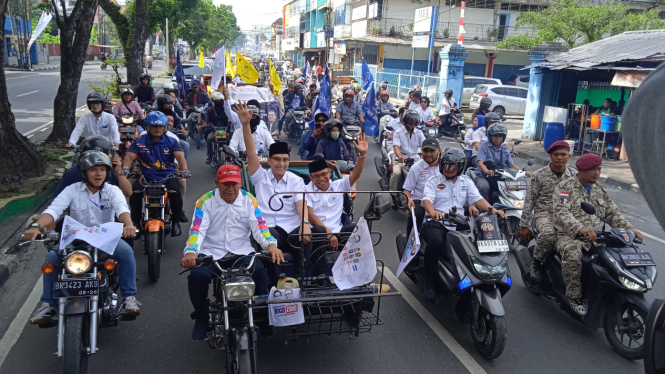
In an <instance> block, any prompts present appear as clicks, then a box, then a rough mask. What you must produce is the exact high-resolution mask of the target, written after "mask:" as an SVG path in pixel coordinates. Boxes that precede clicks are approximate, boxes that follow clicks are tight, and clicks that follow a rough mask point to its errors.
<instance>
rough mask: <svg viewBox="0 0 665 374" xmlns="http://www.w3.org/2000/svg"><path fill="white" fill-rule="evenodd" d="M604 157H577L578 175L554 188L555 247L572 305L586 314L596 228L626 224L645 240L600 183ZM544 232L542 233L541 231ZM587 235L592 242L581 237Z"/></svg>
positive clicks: (567, 294) (575, 309)
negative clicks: (586, 255)
mask: <svg viewBox="0 0 665 374" xmlns="http://www.w3.org/2000/svg"><path fill="white" fill-rule="evenodd" d="M602 164H603V160H602V159H601V158H600V156H598V155H597V154H595V153H587V154H585V155H583V156H581V157H580V158H579V159H577V162H575V166H576V167H577V170H578V172H577V176H576V177H571V178H565V179H563V180H562V181H561V182H559V184H558V185H557V186H556V188H554V193H553V194H552V195H551V196H552V199H553V203H554V209H553V212H552V213H553V214H552V215H553V217H554V228H555V229H556V230H557V239H556V244H555V248H556V250H557V251H558V252H559V254H560V255H561V270H562V273H563V281H564V283H565V284H566V297H568V299H569V301H570V307H571V309H572V310H573V311H574V312H575V313H577V314H579V315H581V316H584V315H586V312H587V306H586V305H585V304H584V302H583V301H582V299H581V298H582V282H581V276H582V257H583V255H582V250H586V251H588V250H589V249H591V242H594V241H595V240H596V231H602V230H603V221H602V220H601V219H600V218H599V216H600V217H604V220H605V222H607V224H608V225H610V226H612V227H613V228H624V229H626V230H629V231H632V232H633V233H635V237H637V239H638V240H643V238H642V233H640V232H639V231H638V230H637V229H636V228H635V227H633V225H631V224H630V223H629V222H628V221H627V220H626V219H625V218H624V217H623V216H622V215H621V213H620V212H619V208H617V206H616V204H614V201H612V199H611V198H610V196H609V195H608V193H607V191H606V190H605V187H603V186H602V185H601V184H599V183H597V182H598V179H599V178H600V171H601V165H602ZM582 202H588V203H591V204H593V205H594V206H595V207H596V214H595V215H590V214H587V213H585V212H584V211H583V210H582V208H581V203H582ZM539 235H540V234H539ZM580 237H586V238H587V239H588V242H585V241H582V240H579V239H578V238H580Z"/></svg>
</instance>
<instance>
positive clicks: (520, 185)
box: [505, 181, 526, 191]
mask: <svg viewBox="0 0 665 374" xmlns="http://www.w3.org/2000/svg"><path fill="white" fill-rule="evenodd" d="M505 183H506V187H507V188H508V190H510V191H515V190H526V181H506V182H505Z"/></svg>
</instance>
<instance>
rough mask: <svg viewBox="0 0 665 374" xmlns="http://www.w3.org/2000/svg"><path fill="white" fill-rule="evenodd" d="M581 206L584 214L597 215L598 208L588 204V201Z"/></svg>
mask: <svg viewBox="0 0 665 374" xmlns="http://www.w3.org/2000/svg"><path fill="white" fill-rule="evenodd" d="M580 205H581V207H582V210H583V211H584V213H586V214H588V215H594V214H596V207H595V206H594V205H593V204H591V203H587V202H586V201H583V202H582V204H580Z"/></svg>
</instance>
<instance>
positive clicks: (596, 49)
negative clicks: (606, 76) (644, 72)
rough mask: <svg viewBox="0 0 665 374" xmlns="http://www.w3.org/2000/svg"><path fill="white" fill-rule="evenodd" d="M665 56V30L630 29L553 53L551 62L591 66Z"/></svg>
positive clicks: (548, 58) (548, 59) (550, 57)
mask: <svg viewBox="0 0 665 374" xmlns="http://www.w3.org/2000/svg"><path fill="white" fill-rule="evenodd" d="M662 57H665V30H645V31H628V32H624V33H622V34H619V35H615V36H612V37H609V38H606V39H602V40H598V41H596V42H593V43H589V44H585V45H582V46H579V47H576V48H573V49H571V50H570V51H568V52H561V53H556V54H551V55H548V56H547V57H546V59H545V60H546V61H547V62H549V63H560V64H566V65H575V66H578V67H591V66H594V65H601V64H607V63H612V62H618V61H634V60H643V59H658V58H662Z"/></svg>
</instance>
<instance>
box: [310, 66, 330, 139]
mask: <svg viewBox="0 0 665 374" xmlns="http://www.w3.org/2000/svg"><path fill="white" fill-rule="evenodd" d="M317 111H321V113H325V115H327V116H328V117H330V75H329V72H328V64H326V75H325V76H324V77H323V82H321V90H320V91H319V96H317V98H316V102H315V103H314V115H313V116H312V121H311V122H310V123H309V131H310V132H311V131H313V130H314V117H315V116H316V112H317Z"/></svg>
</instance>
